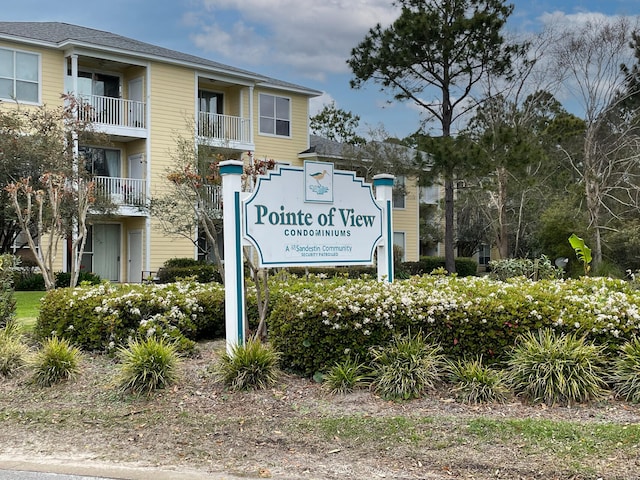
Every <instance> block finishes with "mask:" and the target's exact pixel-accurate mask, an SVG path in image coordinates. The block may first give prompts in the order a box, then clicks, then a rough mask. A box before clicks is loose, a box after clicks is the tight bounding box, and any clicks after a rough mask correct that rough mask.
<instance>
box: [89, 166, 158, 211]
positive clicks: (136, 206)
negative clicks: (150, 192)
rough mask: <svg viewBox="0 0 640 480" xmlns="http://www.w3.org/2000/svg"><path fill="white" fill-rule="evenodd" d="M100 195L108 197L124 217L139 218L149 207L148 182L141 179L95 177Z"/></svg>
mask: <svg viewBox="0 0 640 480" xmlns="http://www.w3.org/2000/svg"><path fill="white" fill-rule="evenodd" d="M93 181H94V182H95V185H96V191H97V192H98V195H101V196H102V195H103V196H104V197H106V198H107V199H108V200H109V201H110V202H111V203H112V204H113V205H114V206H116V207H117V208H118V213H120V214H123V215H135V216H139V215H140V214H141V212H142V211H143V210H144V209H145V208H146V206H147V193H146V192H147V189H146V182H145V180H143V179H141V178H122V177H101V176H96V177H93Z"/></svg>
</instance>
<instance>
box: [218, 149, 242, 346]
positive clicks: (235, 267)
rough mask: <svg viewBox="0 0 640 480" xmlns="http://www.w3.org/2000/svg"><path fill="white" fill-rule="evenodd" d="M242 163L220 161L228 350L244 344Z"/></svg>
mask: <svg viewBox="0 0 640 480" xmlns="http://www.w3.org/2000/svg"><path fill="white" fill-rule="evenodd" d="M242 168H243V163H242V162H241V161H238V160H227V161H224V162H220V176H221V177H222V202H223V203H222V204H223V205H224V208H223V209H222V228H223V233H224V290H225V295H224V313H225V330H226V339H227V353H229V354H231V353H232V351H233V349H234V347H236V346H237V345H244V341H245V332H244V271H243V258H242V208H241V204H240V190H241V189H242Z"/></svg>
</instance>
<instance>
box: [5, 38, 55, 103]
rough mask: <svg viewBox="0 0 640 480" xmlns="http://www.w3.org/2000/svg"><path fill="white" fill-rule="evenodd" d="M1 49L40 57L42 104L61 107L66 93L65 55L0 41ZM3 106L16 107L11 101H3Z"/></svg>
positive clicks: (45, 49)
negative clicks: (62, 97) (19, 51)
mask: <svg viewBox="0 0 640 480" xmlns="http://www.w3.org/2000/svg"><path fill="white" fill-rule="evenodd" d="M0 47H2V48H9V49H13V50H21V51H24V52H29V53H36V54H39V55H40V92H41V93H40V99H41V104H45V105H49V106H51V107H55V106H61V105H62V99H61V98H60V95H61V94H62V93H63V92H64V65H65V64H64V55H63V54H62V52H58V51H55V50H51V49H47V48H42V47H36V46H32V45H24V44H19V43H12V42H5V41H0ZM2 105H3V106H10V105H15V103H13V102H10V101H3V102H2Z"/></svg>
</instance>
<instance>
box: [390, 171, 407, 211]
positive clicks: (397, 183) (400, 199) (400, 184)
mask: <svg viewBox="0 0 640 480" xmlns="http://www.w3.org/2000/svg"><path fill="white" fill-rule="evenodd" d="M404 184H405V177H404V175H398V176H397V177H396V178H394V179H393V208H405V207H404V197H405V194H406V193H407V190H406V188H405V185H404Z"/></svg>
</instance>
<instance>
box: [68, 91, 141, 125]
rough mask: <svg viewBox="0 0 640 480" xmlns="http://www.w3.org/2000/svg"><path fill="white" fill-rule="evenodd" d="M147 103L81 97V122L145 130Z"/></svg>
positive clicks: (98, 96)
mask: <svg viewBox="0 0 640 480" xmlns="http://www.w3.org/2000/svg"><path fill="white" fill-rule="evenodd" d="M145 111H146V104H145V102H140V101H137V100H127V99H125V98H115V97H105V96H102V95H81V96H80V105H79V109H78V116H79V118H80V120H83V121H90V122H94V123H98V124H103V125H113V126H120V127H134V128H145V116H146V115H145Z"/></svg>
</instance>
